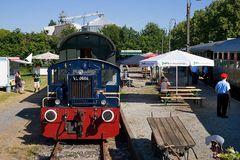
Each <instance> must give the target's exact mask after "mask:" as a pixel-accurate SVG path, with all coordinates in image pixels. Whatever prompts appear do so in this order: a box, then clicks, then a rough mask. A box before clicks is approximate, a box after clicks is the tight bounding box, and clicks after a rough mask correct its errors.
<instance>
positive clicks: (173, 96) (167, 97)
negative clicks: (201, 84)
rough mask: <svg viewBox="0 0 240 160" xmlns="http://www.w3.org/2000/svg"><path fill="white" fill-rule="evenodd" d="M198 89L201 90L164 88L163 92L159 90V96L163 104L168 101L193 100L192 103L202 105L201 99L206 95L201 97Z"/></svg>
mask: <svg viewBox="0 0 240 160" xmlns="http://www.w3.org/2000/svg"><path fill="white" fill-rule="evenodd" d="M200 91H202V90H201V89H198V88H184V89H183V88H182V89H181V88H180V89H166V90H164V92H160V98H161V100H163V101H164V103H165V104H167V103H168V102H169V101H178V102H179V101H183V100H193V102H194V103H196V104H198V105H199V106H202V100H204V99H206V97H201V96H200V94H199V92H200Z"/></svg>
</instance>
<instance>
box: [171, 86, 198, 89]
mask: <svg viewBox="0 0 240 160" xmlns="http://www.w3.org/2000/svg"><path fill="white" fill-rule="evenodd" d="M177 88H178V89H196V87H195V86H178V87H177ZM169 89H176V86H169Z"/></svg>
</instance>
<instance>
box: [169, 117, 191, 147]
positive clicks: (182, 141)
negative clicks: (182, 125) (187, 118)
mask: <svg viewBox="0 0 240 160" xmlns="http://www.w3.org/2000/svg"><path fill="white" fill-rule="evenodd" d="M167 121H168V123H169V125H170V126H171V127H172V132H173V133H174V134H175V135H176V137H177V139H178V141H179V144H180V145H179V146H187V145H188V143H187V142H186V140H185V139H184V137H183V135H182V133H181V132H180V131H179V129H178V127H177V124H176V123H175V121H174V120H173V119H172V117H169V118H167ZM175 145H176V144H175Z"/></svg>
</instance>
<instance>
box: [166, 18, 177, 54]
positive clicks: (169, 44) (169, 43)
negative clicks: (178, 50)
mask: <svg viewBox="0 0 240 160" xmlns="http://www.w3.org/2000/svg"><path fill="white" fill-rule="evenodd" d="M172 22H174V26H173V27H175V26H176V20H175V19H174V18H171V19H170V21H169V28H168V51H169V52H170V51H171V24H172Z"/></svg>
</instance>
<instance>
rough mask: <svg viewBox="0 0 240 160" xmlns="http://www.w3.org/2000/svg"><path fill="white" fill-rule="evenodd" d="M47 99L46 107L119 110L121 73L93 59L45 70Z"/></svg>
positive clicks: (105, 63) (70, 62) (64, 63)
mask: <svg viewBox="0 0 240 160" xmlns="http://www.w3.org/2000/svg"><path fill="white" fill-rule="evenodd" d="M48 74H49V75H51V76H49V77H48V82H49V84H48V97H52V99H50V98H48V99H47V100H46V103H45V104H44V105H45V106H49V107H54V106H60V105H62V106H68V107H85V106H87V107H90V106H92V107H93V106H94V107H98V106H99V107H101V106H111V107H118V106H119V105H120V101H119V84H120V77H119V75H120V70H119V68H118V67H117V66H115V65H113V64H110V63H107V62H104V61H101V60H93V59H86V58H85V59H78V60H70V61H65V62H61V63H58V64H55V65H53V66H51V67H49V69H48Z"/></svg>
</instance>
